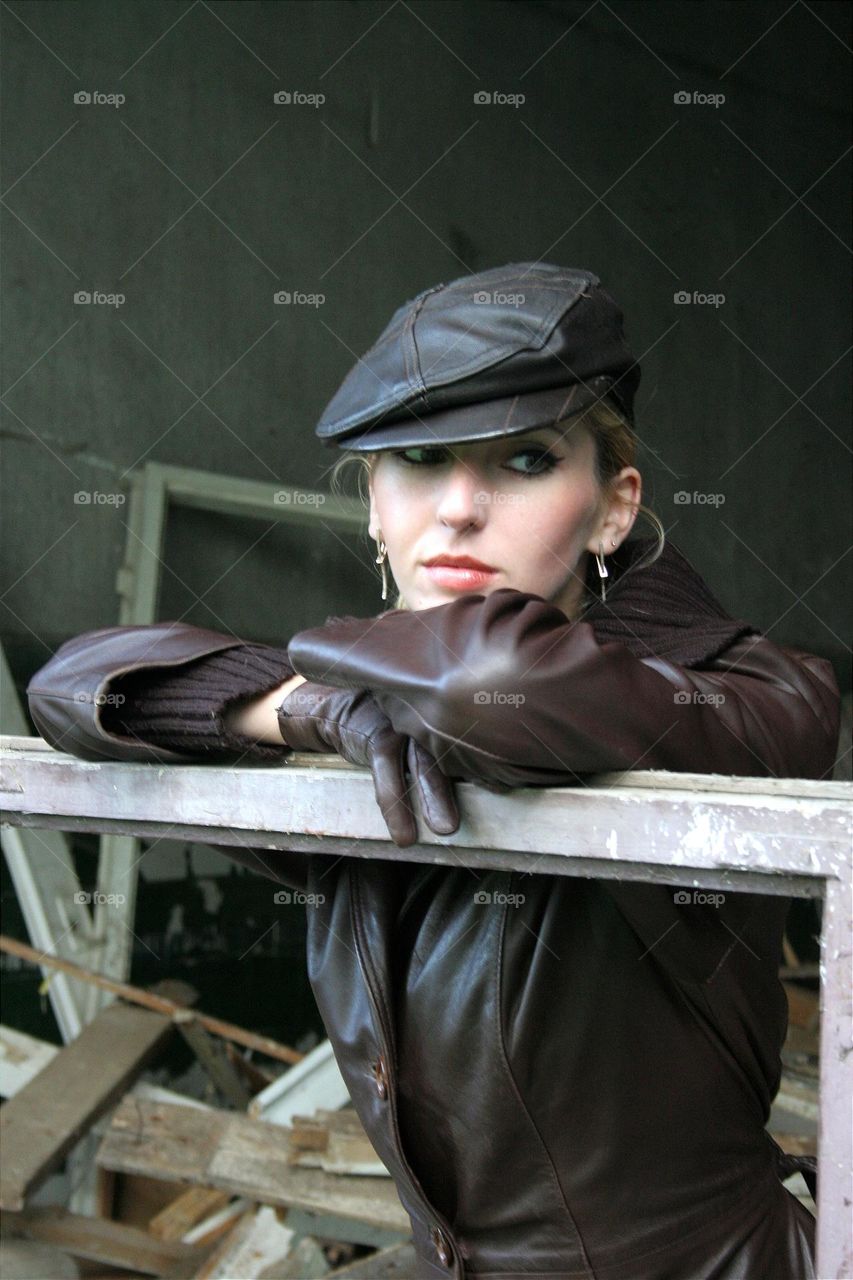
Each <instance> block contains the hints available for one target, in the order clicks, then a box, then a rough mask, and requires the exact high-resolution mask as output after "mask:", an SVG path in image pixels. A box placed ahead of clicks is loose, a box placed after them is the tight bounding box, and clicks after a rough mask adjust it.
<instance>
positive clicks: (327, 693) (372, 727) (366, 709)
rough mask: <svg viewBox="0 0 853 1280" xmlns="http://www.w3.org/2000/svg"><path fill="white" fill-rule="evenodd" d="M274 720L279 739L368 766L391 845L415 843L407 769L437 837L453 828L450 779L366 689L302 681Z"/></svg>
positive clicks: (455, 815)
mask: <svg viewBox="0 0 853 1280" xmlns="http://www.w3.org/2000/svg"><path fill="white" fill-rule="evenodd" d="M289 683H292V682H289ZM278 722H279V726H280V731H281V737H282V739H283V740H284V742H285V743H286V744H287V745H288V746H290V747H293V748H294V749H295V750H297V751H336V752H337V753H338V755H341V756H343V757H344V759H345V760H349V761H350V763H351V764H357V765H360V766H362V767H363V768H368V769H370V771H371V773H372V775H373V787H374V793H375V795H376V802H377V804H378V805H379V808H380V809H381V810H382V815H383V817H384V818H385V822H386V825H387V827H388V830H389V832H390V833H391V838H392V839H393V840H394V842H395V844H398V845H400V846H406V845H410V844H414V843H415V841H416V840H417V838H418V828H417V822H416V819H415V815H414V812H413V810H412V806H411V803H410V801H409V794H408V785H407V783H406V768H407V767H408V771H409V773H410V774H411V776H412V779H413V781H414V783H415V785H416V786H417V789H418V792H419V794H420V800H421V807H422V809H423V813H424V817H425V819H426V823H427V826H428V827H429V828H430V829H431V830H432V831H434V832H435V833H436V834H437V835H451V834H452V833H453V832H454V831H456V830H457V829H458V827H459V811H458V809H457V807H456V799H455V797H454V794H453V784H452V783H451V781H450V779H449V778H447V777H446V776H445V775H444V774H443V773H442V772H441V770H440V769H439V767H438V765H437V763H436V760H435V757H434V756H432V755H431V754H430V752H429V751H427V750H426V749H425V748H424V747H422V746H421V745H420V744H419V743H417V742H415V741H414V740H413V739H412V738H409V737H407V736H406V735H405V734H402V733H398V732H397V731H396V730H395V728H394V726H393V725H392V724H391V721H390V720H389V719H388V717H387V716H386V714H385V712H384V711H383V710H382V709H381V707H380V706H379V705H378V703H377V702H376V699H375V698H374V697H373V695H372V694H371V693H370V691H369V690H366V689H338V688H335V687H334V686H332V685H324V684H312V683H311V682H310V681H304V680H303V682H302V684H301V686H300V687H299V688H294V689H293V690H292V691H291V692H290V693H289V694H288V695H287V697H286V698H285V699H284V700H283V702H282V703H281V706H280V707H279V708H278Z"/></svg>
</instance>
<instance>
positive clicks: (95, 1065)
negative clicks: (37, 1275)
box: [0, 1003, 171, 1210]
mask: <svg viewBox="0 0 853 1280" xmlns="http://www.w3.org/2000/svg"><path fill="white" fill-rule="evenodd" d="M170 1031H171V1024H170V1022H169V1020H168V1018H164V1017H163V1016H162V1015H161V1014H159V1013H152V1012H151V1011H150V1010H148V1009H139V1008H134V1007H133V1006H131V1005H126V1004H120V1003H115V1004H112V1005H109V1006H108V1007H107V1008H106V1009H103V1010H102V1011H101V1013H99V1014H98V1015H97V1017H96V1018H95V1019H94V1021H92V1022H90V1023H89V1025H88V1026H87V1027H84V1028H83V1030H82V1032H81V1033H80V1035H79V1036H78V1037H77V1039H76V1040H73V1041H72V1042H71V1043H70V1044H68V1045H66V1046H65V1048H63V1049H62V1050H60V1052H59V1053H57V1054H56V1056H55V1057H54V1058H52V1060H51V1061H50V1062H49V1063H48V1064H47V1066H46V1067H44V1069H43V1070H42V1071H40V1072H39V1073H38V1075H36V1076H34V1077H33V1079H32V1080H31V1081H30V1083H29V1084H27V1085H25V1086H24V1088H23V1089H21V1090H20V1091H19V1092H18V1093H16V1094H15V1096H14V1098H10V1099H9V1101H8V1102H7V1103H6V1104H5V1106H4V1107H3V1108H2V1110H0V1141H2V1147H3V1164H2V1171H0V1208H3V1209H15V1210H18V1209H23V1207H24V1201H25V1199H26V1197H27V1196H28V1195H29V1194H30V1193H31V1192H32V1191H34V1190H35V1189H36V1188H37V1187H38V1186H40V1185H41V1183H42V1182H43V1181H44V1179H45V1178H46V1177H47V1176H48V1174H49V1173H51V1172H52V1171H53V1170H54V1169H55V1168H56V1167H57V1166H58V1165H59V1164H60V1163H61V1161H62V1159H63V1157H64V1156H65V1155H66V1154H67V1153H68V1152H69V1151H70V1150H71V1148H72V1147H73V1146H74V1145H75V1144H76V1142H77V1141H78V1140H79V1139H80V1138H81V1137H82V1136H83V1134H84V1133H85V1132H86V1131H87V1129H89V1128H90V1126H91V1125H92V1124H94V1122H95V1120H97V1118H98V1117H99V1116H101V1115H103V1113H104V1112H105V1111H106V1110H107V1109H108V1108H109V1107H110V1106H112V1104H113V1103H114V1102H116V1101H117V1099H118V1098H119V1097H120V1096H121V1095H122V1094H124V1093H125V1092H126V1090H127V1088H128V1085H129V1083H130V1082H131V1080H132V1078H133V1076H134V1075H137V1074H138V1073H139V1072H140V1071H141V1070H142V1068H143V1066H144V1065H145V1064H146V1063H147V1062H148V1061H149V1060H150V1059H151V1057H153V1055H154V1053H155V1052H156V1051H157V1049H158V1048H159V1047H160V1046H161V1045H162V1044H163V1042H164V1040H165V1039H166V1037H167V1036H168V1035H169V1033H170Z"/></svg>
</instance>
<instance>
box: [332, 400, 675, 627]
mask: <svg viewBox="0 0 853 1280" xmlns="http://www.w3.org/2000/svg"><path fill="white" fill-rule="evenodd" d="M575 423H577V424H582V425H583V426H585V427H586V428H587V429H588V430H589V432H590V434H591V435H592V438H593V440H594V442H595V474H596V479H597V480H598V483H599V486H600V487H601V491H602V503H604V502H605V501H611V500H612V498H611V495H610V493H609V490H611V488H615V479H616V477H617V476H618V475H619V472H620V471H621V470H622V468H623V467H632V466H634V465H635V461H634V460H635V458H636V456H637V437H636V434H635V433H634V431H633V429H632V428H631V426H630V425H629V424H628V422H626V420H625V419H624V418H623V417H622V416H621V414H619V413H618V412H617V410H616V409H615V407H614V406H613V405H612V404H611V403H610V401H607V400H598V401H596V403H595V404H594V405H592V406H591V408H589V409H586V410H585V411H584V412H583V413H582V414H579V415H578V417H577V418H574V419H572V425H573V426H574V425H575ZM559 425H560V423H555V426H559ZM380 453H381V450H378V449H377V450H374V451H372V452H363V453H357V452H355V451H354V450H347V451H346V452H345V453H344V456H343V457H341V458H339V459H338V461H337V462H336V463H335V465H334V467H333V468H332V472H331V486H332V491H333V492H334V493H337V494H341V493H343V485H342V483H341V475H342V473H343V472H345V471H346V470H347V469H348V468H349V467H352V466H355V467H356V470H357V480H358V493H359V497H360V498H361V499H362V501H363V502H364V504H365V506H366V507H369V505H370V494H369V492H368V490H367V481H368V479H369V478H370V476H371V474H372V472H373V468H374V467H375V465H376V461H377V459H378V458H379V456H380ZM362 481H364V485H362ZM619 501H625V500H624V499H619ZM637 511H638V513H642V514H643V515H645V516H646V517H647V519H648V520H649V521H650V523H651V524H652V525H654V527H655V529H656V530H657V535H658V541H657V545H656V546H655V547H654V548H653V552H654V554H653V555H651V556H649V557H648V558H646V559H645V560H644V561H641V562H638V563H637V564H636V565H635V566H633V568H634V570H637V569H645V568H646V567H647V566H648V565H650V564H653V563H654V562H655V560H657V559H658V557H659V556H660V554H661V552H662V551H663V548H664V542H665V539H666V534H665V533H664V528H663V525H662V524H661V522H660V520H659V519H658V517H657V516H656V515H655V513H654V511H652V509H651V508H650V507H647V506H645V505H644V504H643V503H639V504H638V506H637ZM369 537H370V535H369V534H367V533H366V534H365V538H366V539H369ZM586 594H587V598H586V600H585V601H584V604H583V606H582V609H581V612H584V611H585V610H586V609H587V608H589V606H590V605H591V604H592V603H593V602H594V600H595V599H596V598H597V597H595V596H592V595H590V593H589V592H587V593H586ZM388 607H389V608H391V609H407V608H408V605H407V604H406V602H405V601H404V600H403V597H402V596H401V595H400V594H399V593H398V595H397V599H396V601H395V602H394V603H393V604H392V605H389V606H388Z"/></svg>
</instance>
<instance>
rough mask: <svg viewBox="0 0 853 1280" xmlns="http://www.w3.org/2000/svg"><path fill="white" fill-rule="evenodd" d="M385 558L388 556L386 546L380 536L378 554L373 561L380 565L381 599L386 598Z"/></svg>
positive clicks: (386, 575)
mask: <svg viewBox="0 0 853 1280" xmlns="http://www.w3.org/2000/svg"><path fill="white" fill-rule="evenodd" d="M387 558H388V548H387V547H386V545H385V543H384V542H383V541H382V539H381V538H380V539H379V555H378V556H377V557H376V561H375V563H376V564H379V565H381V566H382V599H383V600H387V599H388V570H387V568H386V566H385V561H386V560H387Z"/></svg>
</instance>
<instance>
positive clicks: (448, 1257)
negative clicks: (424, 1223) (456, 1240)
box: [429, 1227, 453, 1267]
mask: <svg viewBox="0 0 853 1280" xmlns="http://www.w3.org/2000/svg"><path fill="white" fill-rule="evenodd" d="M429 1235H430V1239H431V1240H432V1242H433V1244H434V1245H435V1251H436V1253H437V1254H438V1260H439V1262H440V1263H441V1265H442V1266H443V1267H451V1266H452V1265H453V1254H452V1253H451V1251H450V1245H449V1244H448V1243H447V1236H446V1235H445V1234H444V1232H443V1231H442V1230H441V1228H440V1227H433V1228H432V1230H431V1231H430V1233H429Z"/></svg>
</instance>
